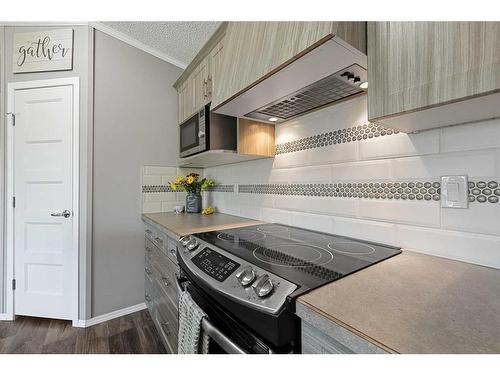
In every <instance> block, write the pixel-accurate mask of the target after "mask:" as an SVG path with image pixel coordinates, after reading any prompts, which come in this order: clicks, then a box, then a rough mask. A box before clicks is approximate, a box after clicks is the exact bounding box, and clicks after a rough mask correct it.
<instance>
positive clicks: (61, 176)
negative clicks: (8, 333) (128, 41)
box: [9, 83, 78, 320]
mask: <svg viewBox="0 0 500 375" xmlns="http://www.w3.org/2000/svg"><path fill="white" fill-rule="evenodd" d="M77 89H78V87H77V86H75V85H74V84H66V85H64V84H63V85H56V83H54V85H52V86H50V85H49V86H44V87H36V86H35V87H32V88H29V87H28V88H22V89H15V90H11V91H10V93H9V95H11V96H12V97H10V98H9V99H10V101H9V103H10V104H11V108H12V109H11V112H13V113H14V114H15V126H13V127H12V131H13V150H12V156H13V164H12V168H13V171H12V172H13V173H12V174H13V195H14V196H15V208H14V209H13V212H14V213H13V233H14V236H13V252H14V257H13V259H14V278H15V280H16V287H15V290H14V314H15V315H29V316H39V317H48V318H57V319H68V320H70V319H74V310H75V309H74V307H75V305H74V298H75V296H74V293H75V288H74V285H75V284H74V283H75V279H76V277H77V275H74V272H75V271H74V268H75V267H74V262H75V259H77V257H75V251H76V252H77V249H78V248H77V246H75V244H76V243H77V241H78V238H77V235H76V233H77V232H76V231H75V230H74V229H75V228H74V220H76V219H75V217H74V210H75V209H76V207H74V202H75V199H74V197H75V194H74V193H75V189H77V186H76V185H77V182H76V181H74V179H75V178H74V173H73V172H74V171H73V169H74V165H75V164H74V158H75V154H74V142H73V137H74V136H75V134H73V133H74V121H75V117H76V116H77V114H78V110H77V108H75V100H74V99H75V95H78V91H77ZM11 139H12V138H11ZM63 212H65V213H66V214H65V215H63Z"/></svg>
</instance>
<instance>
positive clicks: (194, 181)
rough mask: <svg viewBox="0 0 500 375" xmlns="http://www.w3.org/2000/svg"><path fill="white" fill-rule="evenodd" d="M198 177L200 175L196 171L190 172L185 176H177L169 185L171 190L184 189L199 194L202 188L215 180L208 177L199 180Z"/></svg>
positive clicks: (212, 183) (209, 185)
mask: <svg viewBox="0 0 500 375" xmlns="http://www.w3.org/2000/svg"><path fill="white" fill-rule="evenodd" d="M199 177H200V175H199V174H197V173H190V174H188V175H187V176H186V177H184V176H178V177H176V178H175V179H174V180H173V181H171V182H169V185H170V188H171V189H172V190H184V191H186V192H188V193H192V194H199V193H200V192H202V191H203V190H206V189H207V188H209V187H211V186H214V185H215V181H213V180H210V179H208V178H202V179H201V180H200V179H199Z"/></svg>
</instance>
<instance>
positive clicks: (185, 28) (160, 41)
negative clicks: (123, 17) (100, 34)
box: [99, 22, 220, 67]
mask: <svg viewBox="0 0 500 375" xmlns="http://www.w3.org/2000/svg"><path fill="white" fill-rule="evenodd" d="M99 23H100V24H101V25H105V26H106V27H107V28H112V29H113V30H114V31H116V32H118V33H122V34H125V35H126V36H127V37H128V38H131V39H135V40H136V41H138V42H140V43H141V44H143V45H146V46H147V47H149V48H151V49H153V50H155V51H157V52H158V53H159V54H160V55H163V56H168V57H170V58H171V60H172V61H178V62H179V63H181V64H177V65H184V66H182V67H185V66H186V65H188V64H189V63H190V62H191V60H192V59H193V57H194V56H195V55H196V53H197V52H198V51H199V50H200V48H201V47H202V46H203V45H204V44H205V42H206V41H207V40H208V39H209V38H210V36H212V34H213V33H214V31H215V30H216V29H217V27H218V26H219V25H220V22H99Z"/></svg>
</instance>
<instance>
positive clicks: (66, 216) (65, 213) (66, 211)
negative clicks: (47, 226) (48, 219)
mask: <svg viewBox="0 0 500 375" xmlns="http://www.w3.org/2000/svg"><path fill="white" fill-rule="evenodd" d="M50 216H64V217H65V218H68V217H70V216H71V211H70V210H64V211H63V212H59V213H52V214H50Z"/></svg>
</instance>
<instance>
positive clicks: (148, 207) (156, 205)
mask: <svg viewBox="0 0 500 375" xmlns="http://www.w3.org/2000/svg"><path fill="white" fill-rule="evenodd" d="M152 212H161V202H144V203H143V204H142V213H144V214H149V213H152Z"/></svg>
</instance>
